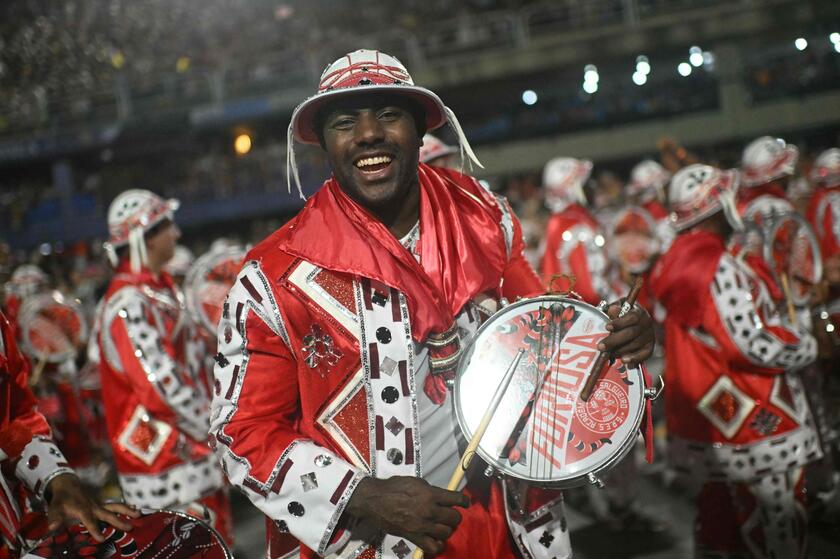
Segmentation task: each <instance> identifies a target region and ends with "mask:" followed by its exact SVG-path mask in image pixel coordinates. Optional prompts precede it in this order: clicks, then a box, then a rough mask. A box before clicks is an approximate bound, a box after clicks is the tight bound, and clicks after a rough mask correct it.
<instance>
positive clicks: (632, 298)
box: [580, 277, 644, 402]
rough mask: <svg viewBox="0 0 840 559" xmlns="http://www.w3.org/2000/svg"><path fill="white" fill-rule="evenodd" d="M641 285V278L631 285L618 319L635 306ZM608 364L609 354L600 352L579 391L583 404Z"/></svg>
mask: <svg viewBox="0 0 840 559" xmlns="http://www.w3.org/2000/svg"><path fill="white" fill-rule="evenodd" d="M643 283H644V282H643V281H642V278H641V277H638V278H636V281H635V282H634V283H633V287H632V288H631V289H630V294H629V295H627V299H625V300H624V303H623V304H622V305H621V310H620V311H618V316H619V318H621V317H622V316H624V315H626V314H627V313H628V312H630V309H632V308H633V305H635V304H636V299H637V298H638V297H639V293H640V292H641V291H642V285H643ZM609 363H610V355H609V353H607V352H606V351H602V352H601V353H599V354H598V358H597V359H596V360H595V365H593V366H592V372H591V373H589V378H588V379H586V384H585V385H583V390H581V391H580V399H581V400H583V401H584V402H586V401H587V400H589V397H590V396H592V391H593V390H595V384H597V382H598V379H599V378H601V375H603V374H604V369H606V368H607V367H608V366H609Z"/></svg>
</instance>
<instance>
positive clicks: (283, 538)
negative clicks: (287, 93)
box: [211, 50, 653, 559]
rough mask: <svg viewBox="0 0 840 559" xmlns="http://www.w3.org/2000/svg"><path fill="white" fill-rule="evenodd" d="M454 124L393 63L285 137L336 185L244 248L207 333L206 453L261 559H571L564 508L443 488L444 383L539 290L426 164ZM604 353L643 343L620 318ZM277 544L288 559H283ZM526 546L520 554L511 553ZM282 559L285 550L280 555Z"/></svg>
mask: <svg viewBox="0 0 840 559" xmlns="http://www.w3.org/2000/svg"><path fill="white" fill-rule="evenodd" d="M447 121H448V122H449V123H450V124H451V125H452V126H453V127H454V128H455V131H456V133H457V134H458V136H459V137H460V139H461V144H462V148H463V150H464V151H465V152H466V153H467V154H468V155H470V157H472V158H473V159H474V157H475V156H474V155H473V154H472V150H471V149H470V148H469V145H468V144H467V143H466V140H465V138H464V137H463V133H462V132H461V129H460V126H459V125H458V123H457V120H456V119H455V117H454V115H453V114H452V112H451V111H450V110H449V109H448V108H446V107H445V106H444V105H443V103H442V102H441V100H440V98H439V97H438V96H437V95H435V94H434V93H433V92H431V91H429V90H428V89H424V88H422V87H418V86H415V85H414V84H413V82H412V80H411V77H410V76H409V74H408V72H407V71H406V69H405V68H404V67H403V66H402V64H400V62H399V61H397V60H396V59H395V58H393V57H391V56H388V55H386V54H383V53H379V52H376V51H365V50H362V51H355V52H352V53H350V54H348V55H346V56H344V57H342V58H340V59H339V60H337V61H336V62H334V63H333V64H331V65H330V66H329V67H328V68H327V69H326V70H325V72H324V74H323V75H322V77H321V83H320V85H319V88H318V93H317V94H316V95H314V96H313V97H310V98H309V99H307V100H306V101H304V102H303V103H302V104H301V105H300V106H299V107H298V108H297V109H296V110H295V112H294V114H293V115H292V121H291V124H290V134H289V136H290V146H289V149H290V156H289V161H290V163H291V165H290V174H293V175H296V171H295V168H294V152H293V145H292V141H291V138H292V137H294V139H297V140H298V141H300V142H304V143H310V144H320V145H321V146H322V147H323V148H324V150H325V151H326V153H327V157H328V159H329V161H330V164H331V166H332V169H333V176H332V177H331V178H330V179H329V180H327V182H326V183H324V185H323V186H322V187H321V189H320V190H319V191H318V193H317V194H315V195H314V196H312V197H311V198H310V199H309V200H308V201H307V203H306V205H305V207H304V208H303V210H302V211H301V212H300V214H298V216H297V217H296V218H295V219H293V220H292V221H291V222H289V223H288V224H287V225H285V226H284V227H282V228H281V229H279V230H278V231H277V232H275V233H274V234H273V235H271V236H270V237H269V238H267V239H266V240H264V241H263V242H262V243H260V244H259V245H258V246H256V247H255V248H254V249H253V250H252V251H251V252H250V253H249V255H248V256H247V257H246V262H245V264H244V266H243V269H242V271H241V273H240V275H239V277H238V279H237V281H236V283H235V284H234V287H233V288H232V289H231V291H230V293H229V295H228V298H227V300H226V302H225V304H224V308H223V314H222V320H221V321H220V323H219V353H218V354H217V355H216V362H217V366H216V369H215V378H216V382H215V397H214V399H213V410H212V418H213V419H212V425H211V437H212V441H213V443H214V444H217V445H218V446H219V447H221V448H222V461H223V466H224V469H225V472H226V473H227V475H228V477H229V478H230V480H231V482H232V483H234V484H235V485H236V486H238V487H240V488H241V489H242V490H243V491H244V492H245V493H246V494H247V495H248V497H249V498H250V499H251V500H252V501H253V502H254V504H255V505H256V506H257V507H259V508H260V510H262V511H263V512H264V513H265V514H266V516H267V518H268V526H269V549H268V556H269V557H284V556H286V555H285V554H286V553H287V552H289V551H290V546H294V545H296V542H297V541H298V540H299V541H300V543H301V554H302V556H304V557H315V556H330V557H386V558H400V559H402V558H405V557H407V556H408V555H410V554H411V553H412V552H413V550H414V549H415V548H416V546H419V547H421V548H422V549H423V550H424V551H425V552H426V553H427V554H428V555H429V556H431V555H436V556H438V557H453V558H454V557H461V558H463V557H481V558H485V557H496V558H514V557H518V556H520V555H519V554H520V553H521V554H522V556H525V557H538V558H546V559H547V558H549V557H558V558H559V557H568V556H570V546H569V538H568V533H567V531H566V521H565V519H564V518H563V509H562V498H561V497H560V495H559V493H547V492H539V491H537V490H531V489H529V488H527V487H523V486H520V485H519V484H518V483H511V482H507V483H501V482H499V481H497V480H494V479H488V478H485V477H483V476H473V477H472V478H471V479H470V480H469V481H468V482H467V483H466V486H465V487H462V488H459V489H462V491H460V492H453V491H447V490H445V489H442V488H443V487H445V486H446V485H447V481H448V479H449V477H450V475H451V473H452V471H453V470H454V468H455V467H456V465H457V464H458V459H459V455H460V452H461V451H462V450H463V448H464V446H465V445H466V441H464V439H463V436H462V434H461V432H460V430H459V428H458V425H457V422H456V420H455V411H454V406H453V401H452V400H453V398H452V395H451V394H450V390H449V387H450V386H451V381H452V379H453V377H454V371H455V367H456V366H457V363H458V358H459V356H460V352H461V351H462V349H463V348H464V346H465V344H466V342H467V340H468V339H469V337H470V336H471V335H472V334H473V333H474V332H475V331H476V330H477V328H478V326H479V325H480V323H481V322H482V320H484V319H486V318H487V317H488V316H489V315H490V314H492V313H493V312H494V311H495V310H496V309H497V308H498V305H499V302H500V300H501V299H502V298H503V297H507V298H514V297H517V296H528V295H533V294H537V293H539V292H540V291H541V287H540V281H539V279H538V278H537V276H536V275H535V274H534V272H533V270H531V268H530V267H529V265H528V264H527V263H526V261H525V259H524V257H523V256H522V250H523V246H524V245H523V241H522V231H521V228H520V226H519V222H518V220H517V219H516V217H515V216H514V215H513V213H512V212H511V210H510V207H509V206H508V204H507V202H506V201H505V200H504V199H502V198H497V197H494V196H493V195H491V194H489V193H488V192H487V191H486V190H484V189H483V188H482V187H481V186H480V185H479V184H478V182H477V181H476V180H475V179H473V178H471V177H467V176H465V175H462V174H460V173H458V172H455V171H451V170H444V169H434V168H431V167H428V166H426V165H422V164H419V163H418V158H419V148H420V146H421V143H422V137H423V134H424V133H425V132H426V131H427V130H432V129H435V128H438V127H440V126H442V125H444V124H445V123H446V122H447ZM612 324H613V326H612V327H611V328H612V330H613V333H612V334H611V335H610V336H609V337H608V338H606V339H605V340H604V343H605V345H606V347H607V348H608V349H612V350H614V351H615V352H616V353H617V355H621V356H622V357H623V358H624V359H625V361H627V362H629V363H633V362H638V361H640V360H642V359H644V358H646V357H647V356H648V355H649V354H650V351H651V349H652V347H653V344H652V334H651V329H650V319H649V318H648V317H647V315H646V314H645V313H643V312H636V311H634V312H632V313H630V314H628V315H627V316H625V317H624V318H622V319H619V320H615V321H613V323H612ZM284 546H285V547H284ZM517 550H518V551H517ZM292 553H293V552H292Z"/></svg>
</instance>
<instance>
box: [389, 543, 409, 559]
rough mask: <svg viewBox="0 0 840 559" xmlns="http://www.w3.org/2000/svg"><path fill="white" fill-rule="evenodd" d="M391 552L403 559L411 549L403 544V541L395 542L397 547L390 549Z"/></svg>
mask: <svg viewBox="0 0 840 559" xmlns="http://www.w3.org/2000/svg"><path fill="white" fill-rule="evenodd" d="M391 551H393V552H394V554H395V555H396V556H397V557H399V558H400V559H403V557H405V556H406V555H408V554H409V553H411V548H410V547H408V544H407V543H405V540H400V541H398V542H397V545H395V546H393V547H392V548H391Z"/></svg>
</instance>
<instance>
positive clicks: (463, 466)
mask: <svg viewBox="0 0 840 559" xmlns="http://www.w3.org/2000/svg"><path fill="white" fill-rule="evenodd" d="M523 355H525V350H524V349H520V350H519V352H517V354H516V357H514V358H513V361H512V362H511V364H510V366H509V367H508V370H507V371H506V372H505V376H504V377H502V382H501V384H499V387H498V388H496V393H495V394H493V398H492V399H491V400H490V404H489V405H488V406H487V411H485V412H484V416H483V417H482V418H481V421H480V422H479V424H478V427H477V428H476V430H475V433H473V436H472V438H471V439H470V442H469V444H468V445H467V449H466V450H465V451H464V454H462V455H461V460H459V461H458V466H456V467H455V471H453V472H452V477H450V478H449V485H447V486H446V489H447V490H449V491H455V490H456V489H457V488H458V485H460V483H461V480H462V479H464V474H466V473H467V468H469V467H470V464H471V463H472V459H473V456H475V452H476V449H478V445H479V444H481V438H482V437H483V436H484V432H485V431H487V427H488V425H490V421H491V420H492V419H493V416H494V415H496V408H498V407H499V403H500V402H501V401H502V397H503V396H504V395H505V392H507V389H508V386H510V381H511V380H512V379H513V373H515V372H516V368H517V367H518V366H519V361H520V360H521V359H522V356H523ZM411 557H412V559H422V558H423V550H422V549H420V548H419V547H418V548H417V549H415V550H414V554H413V555H412V556H411Z"/></svg>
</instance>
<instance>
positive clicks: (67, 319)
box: [18, 291, 87, 363]
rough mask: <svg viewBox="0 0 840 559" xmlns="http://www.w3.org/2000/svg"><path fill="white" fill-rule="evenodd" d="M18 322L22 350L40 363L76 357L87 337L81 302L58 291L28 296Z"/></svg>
mask: <svg viewBox="0 0 840 559" xmlns="http://www.w3.org/2000/svg"><path fill="white" fill-rule="evenodd" d="M18 323H19V324H20V336H21V344H20V347H21V349H22V350H23V352H24V353H26V354H27V355H28V356H29V357H30V358H32V359H33V360H35V361H38V362H45V363H62V362H64V361H66V360H68V359H73V358H74V357H76V354H77V353H78V352H79V351H80V350H81V348H82V347H83V346H84V343H85V340H86V339H87V322H86V321H85V317H84V313H83V312H82V308H81V307H80V306H79V303H77V302H76V301H75V300H73V299H70V298H68V297H65V296H64V295H62V294H61V293H59V292H58V291H51V292H48V293H42V294H40V295H33V296H32V297H28V298H26V299H25V300H24V302H23V305H22V306H21V309H20V314H19V318H18Z"/></svg>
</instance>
